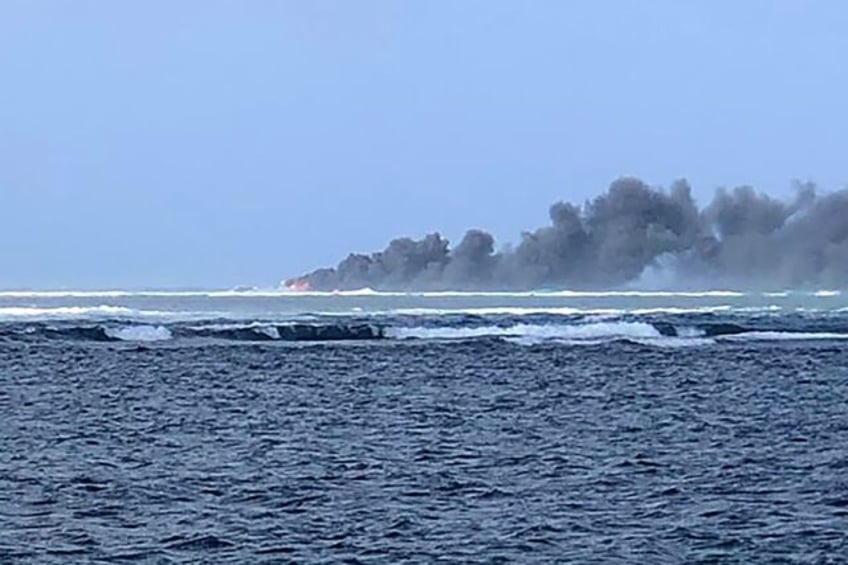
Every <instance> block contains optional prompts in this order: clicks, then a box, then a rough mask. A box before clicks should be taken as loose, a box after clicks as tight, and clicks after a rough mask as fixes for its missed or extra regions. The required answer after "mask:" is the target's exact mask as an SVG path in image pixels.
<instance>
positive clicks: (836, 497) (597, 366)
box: [0, 291, 848, 564]
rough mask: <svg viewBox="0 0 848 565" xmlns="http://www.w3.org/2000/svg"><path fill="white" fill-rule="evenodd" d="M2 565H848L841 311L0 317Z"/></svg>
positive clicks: (15, 306)
mask: <svg viewBox="0 0 848 565" xmlns="http://www.w3.org/2000/svg"><path fill="white" fill-rule="evenodd" d="M0 423H1V424H0V563H7V562H8V563H118V562H121V563H123V562H129V563H133V562H136V563H290V562H291V563H407V562H408V563H436V562H444V563H815V564H819V563H846V562H848V294H842V293H839V292H835V291H819V292H770V293H743V292H733V291H709V292H688V293H673V292H596V293H586V292H536V293H476V294H475V293H413V294H410V293H375V292H371V291H360V292H348V293H335V294H332V293H330V294H321V293H298V294H291V293H285V292H279V291H267V292H263V291H220V292H123V291H113V292H64V291H63V292H0Z"/></svg>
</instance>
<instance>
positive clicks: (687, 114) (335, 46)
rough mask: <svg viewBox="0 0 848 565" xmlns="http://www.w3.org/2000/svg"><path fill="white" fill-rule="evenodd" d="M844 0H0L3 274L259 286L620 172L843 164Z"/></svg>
mask: <svg viewBox="0 0 848 565" xmlns="http://www.w3.org/2000/svg"><path fill="white" fill-rule="evenodd" d="M846 29H848V3H844V2H841V1H839V0H833V1H825V0H771V1H765V0H748V1H745V2H739V1H738V0H709V1H708V0H691V1H687V2H681V1H679V0H638V1H637V0H596V1H592V2H583V1H564V0H551V1H545V0H534V1H533V2H520V1H517V0H514V1H499V0H479V1H477V0H459V1H456V0H441V1H437V0H433V1H426V2H425V1H397V0H386V1H376V0H375V1H369V0H360V1H357V2H351V1H349V0H338V1H327V0H309V1H308V2H305V1H292V2H287V1H270V0H238V1H236V0H230V1H213V0H181V1H179V2H173V1H164V0H127V1H123V2H113V1H111V0H100V1H86V0H76V1H74V2H70V1H65V0H56V1H47V0H3V1H2V2H0V288H35V289H51V288H52V289H58V288H92V289H93V288H100V289H104V288H152V287H158V288H179V287H195V288H196V287H207V288H222V287H230V286H234V285H258V286H273V285H276V284H278V283H279V281H280V280H281V279H284V278H286V277H288V276H293V275H297V274H300V273H302V272H304V271H307V270H311V269H313V268H316V267H320V266H324V265H331V264H335V263H336V262H338V260H340V259H342V258H344V256H345V255H347V253H348V252H350V251H359V252H370V251H374V250H377V249H381V248H383V247H384V246H385V244H386V243H387V242H388V241H389V240H390V239H391V238H393V237H397V236H401V235H410V236H415V237H418V236H422V235H424V234H425V233H428V232H433V231H438V232H440V233H442V234H443V235H445V236H447V237H449V238H451V239H452V240H454V241H458V240H459V238H460V237H461V236H462V234H463V233H464V232H465V230H466V229H468V228H472V227H478V228H484V229H487V230H489V231H491V232H492V233H493V234H494V235H495V236H496V237H497V238H498V241H499V242H501V243H505V242H508V241H513V242H514V241H516V240H517V239H518V238H519V236H520V233H521V232H522V231H525V230H531V229H535V228H536V227H538V226H541V225H543V224H545V223H546V222H547V210H548V206H549V205H550V204H551V203H553V202H555V201H557V200H567V201H574V202H583V201H585V200H586V199H588V198H591V197H593V196H594V195H597V194H598V193H600V192H602V191H603V190H605V189H606V188H607V186H608V185H609V183H610V182H611V181H612V180H613V179H615V178H617V177H619V176H623V175H633V176H638V177H640V178H642V179H643V180H645V181H646V182H648V183H649V184H652V185H658V186H667V185H669V184H670V183H671V182H672V181H674V180H675V179H677V178H681V177H685V178H687V179H688V180H689V181H690V183H691V184H692V185H693V187H694V191H695V194H696V196H697V197H698V199H699V200H700V201H702V202H703V201H705V200H708V199H709V197H710V195H711V194H712V192H713V190H714V189H715V188H716V187H719V186H729V187H732V186H737V185H743V184H749V185H753V186H755V187H756V188H758V189H761V190H764V191H766V192H769V193H771V194H775V195H781V196H788V195H789V194H790V193H791V189H790V186H791V182H792V180H793V179H803V180H813V181H815V182H817V183H818V185H819V186H820V187H821V188H822V189H838V188H843V187H845V186H846V185H848V169H846V165H848V161H846V154H845V148H846V141H847V140H846V135H848V111H846V106H845V100H848V68H846V66H845V63H844V57H845V54H846V53H848V34H846V33H845V30H846Z"/></svg>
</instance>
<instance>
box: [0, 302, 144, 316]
mask: <svg viewBox="0 0 848 565" xmlns="http://www.w3.org/2000/svg"><path fill="white" fill-rule="evenodd" d="M138 314H139V312H138V311H137V310H133V309H131V308H125V307H123V306H108V305H100V306H58V307H52V308H43V307H42V308H39V307H35V306H3V307H0V319H4V318H5V319H20V318H24V319H34V318H47V319H49V318H86V317H129V316H135V315H138Z"/></svg>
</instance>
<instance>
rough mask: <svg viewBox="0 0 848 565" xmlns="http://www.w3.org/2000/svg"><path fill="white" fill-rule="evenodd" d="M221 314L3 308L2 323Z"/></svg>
mask: <svg viewBox="0 0 848 565" xmlns="http://www.w3.org/2000/svg"><path fill="white" fill-rule="evenodd" d="M223 315H224V314H223V313H221V312H172V311H165V310H137V309H134V308H128V307H126V306H113V305H108V304H101V305H98V306H49V307H44V306H0V322H10V321H11V322H14V321H19V320H28V321H46V320H50V321H57V320H92V321H102V320H162V321H189V320H201V319H212V318H215V317H220V316H223Z"/></svg>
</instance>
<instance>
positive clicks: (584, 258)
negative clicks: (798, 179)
mask: <svg viewBox="0 0 848 565" xmlns="http://www.w3.org/2000/svg"><path fill="white" fill-rule="evenodd" d="M549 215H550V224H549V225H547V226H545V227H541V228H539V229H537V230H535V231H533V232H526V233H523V234H522V235H521V239H520V240H519V242H518V243H517V245H515V246H507V247H505V248H503V249H502V250H500V251H497V250H496V242H495V239H494V237H492V235H491V234H489V233H487V232H485V231H483V230H480V229H472V230H469V231H468V232H467V233H466V234H465V236H464V237H463V238H462V240H461V241H460V242H459V243H458V244H457V245H456V246H454V247H453V248H451V246H450V243H449V242H448V240H446V239H445V238H443V237H441V236H440V235H439V234H438V233H433V234H429V235H427V236H426V237H424V238H423V239H421V240H414V239H411V238H408V237H403V238H399V239H395V240H392V241H391V242H390V243H389V245H388V247H386V249H384V250H383V251H378V252H375V253H371V254H357V253H354V254H351V255H349V256H348V257H347V258H346V259H344V260H343V261H342V262H341V263H339V264H338V266H336V267H335V268H326V269H319V270H317V271H314V272H312V273H309V274H306V275H304V276H302V277H298V278H296V279H291V280H289V281H287V284H301V285H302V284H303V283H308V285H309V287H310V288H314V289H320V290H333V289H358V288H363V287H371V288H374V289H384V290H404V289H425V290H426V289H431V290H435V289H474V290H494V289H539V288H574V289H580V288H616V287H622V286H625V285H632V284H634V283H638V281H640V280H643V279H645V278H646V276H647V275H648V274H654V275H656V273H657V272H659V271H672V272H670V273H669V272H666V273H665V274H666V275H671V277H669V276H666V277H664V280H666V282H665V284H666V285H670V286H700V287H704V286H713V287H717V286H732V287H737V288H798V287H816V286H817V287H821V286H827V287H843V286H848V190H841V191H837V192H832V193H828V194H824V195H819V194H818V193H817V192H816V189H815V186H814V185H812V184H810V183H804V184H797V186H796V196H795V198H794V199H792V200H791V201H783V200H779V199H776V198H773V197H771V196H768V195H766V194H763V193H760V192H757V191H756V190H754V189H753V188H751V187H748V186H742V187H737V188H735V189H733V190H726V189H719V190H718V191H716V193H715V195H714V197H713V199H712V201H711V202H710V203H709V204H708V205H707V206H706V207H704V208H703V209H699V207H698V205H697V204H696V203H695V200H694V199H693V197H692V190H691V188H690V186H689V184H688V183H687V182H686V181H684V180H680V181H677V182H675V183H673V184H672V185H671V187H669V189H667V190H665V189H661V188H654V187H650V186H648V185H646V184H645V183H644V182H642V181H641V180H639V179H636V178H621V179H618V180H616V181H614V182H613V183H612V184H611V185H610V187H609V189H608V190H607V192H606V193H604V194H602V195H600V196H598V197H596V198H594V199H593V200H590V201H588V202H586V203H585V204H583V205H576V204H571V203H565V202H558V203H556V204H554V205H553V206H551V208H550V212H549ZM668 281H673V282H668Z"/></svg>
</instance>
